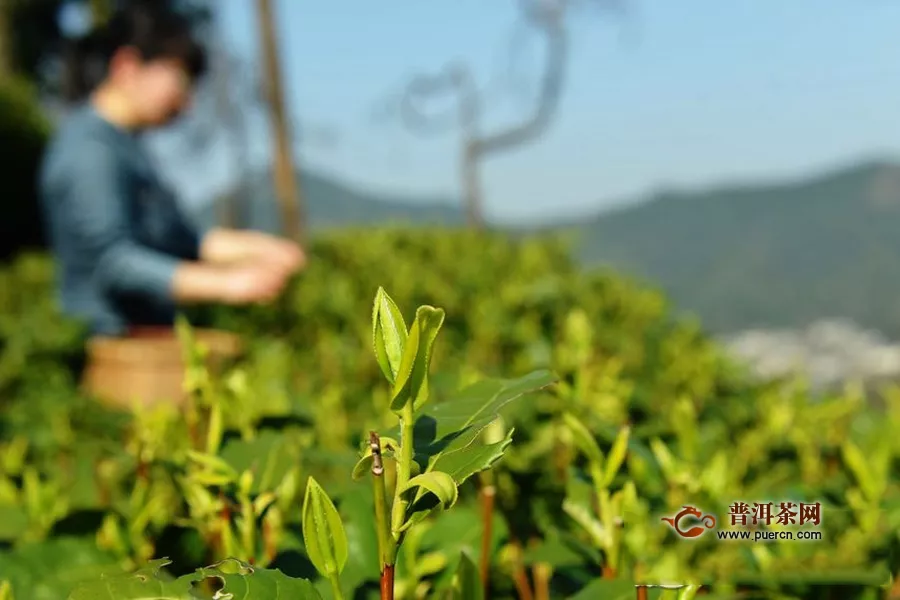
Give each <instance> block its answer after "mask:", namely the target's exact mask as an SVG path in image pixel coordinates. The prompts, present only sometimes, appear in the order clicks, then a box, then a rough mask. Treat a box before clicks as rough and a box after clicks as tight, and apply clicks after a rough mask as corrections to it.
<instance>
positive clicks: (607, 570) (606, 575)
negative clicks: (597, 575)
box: [603, 565, 616, 579]
mask: <svg viewBox="0 0 900 600" xmlns="http://www.w3.org/2000/svg"><path fill="white" fill-rule="evenodd" d="M615 578H616V570H615V569H614V568H612V567H610V566H608V565H606V566H604V567H603V579H615Z"/></svg>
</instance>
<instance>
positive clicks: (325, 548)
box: [302, 477, 348, 577]
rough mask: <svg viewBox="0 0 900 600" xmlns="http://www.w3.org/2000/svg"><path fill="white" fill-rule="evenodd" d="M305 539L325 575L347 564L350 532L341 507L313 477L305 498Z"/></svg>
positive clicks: (335, 571) (333, 572)
mask: <svg viewBox="0 0 900 600" xmlns="http://www.w3.org/2000/svg"><path fill="white" fill-rule="evenodd" d="M302 521H303V542H304V544H305V545H306V553H307V554H308V555H309V560H310V561H311V562H312V563H313V566H314V567H315V568H316V570H317V571H318V572H319V573H320V574H321V575H322V576H324V577H330V576H332V575H335V574H337V573H340V572H341V571H342V570H343V568H344V565H345V564H347V552H348V551H347V534H346V532H345V531H344V525H343V523H342V522H341V517H340V515H339V514H338V511H337V509H336V508H335V507H334V504H333V503H332V502H331V498H329V497H328V494H326V493H325V490H323V489H322V486H320V485H319V483H318V482H317V481H316V480H315V479H314V478H313V477H310V478H309V480H308V482H307V486H306V496H305V497H304V499H303V519H302Z"/></svg>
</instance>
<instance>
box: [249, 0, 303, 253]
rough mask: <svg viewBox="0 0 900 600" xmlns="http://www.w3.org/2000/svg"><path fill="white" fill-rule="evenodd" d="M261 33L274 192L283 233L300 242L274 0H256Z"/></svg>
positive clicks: (300, 205) (298, 206) (296, 181)
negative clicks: (271, 140)
mask: <svg viewBox="0 0 900 600" xmlns="http://www.w3.org/2000/svg"><path fill="white" fill-rule="evenodd" d="M256 6H257V14H258V19H259V36H260V42H261V45H262V57H263V68H264V71H265V78H266V95H267V98H268V103H269V119H270V121H271V124H272V135H273V137H274V142H275V144H274V149H273V150H274V172H273V183H274V186H275V194H276V197H277V199H278V204H279V207H280V209H281V219H282V224H281V225H282V230H283V231H284V234H285V235H286V236H287V237H288V238H290V239H292V240H294V241H297V242H300V241H301V240H302V237H303V233H304V230H305V225H306V223H305V215H304V214H303V198H302V196H301V191H300V183H299V173H298V169H297V164H296V162H295V161H294V157H293V152H292V148H291V139H292V136H291V128H290V120H289V119H288V116H287V110H286V108H285V99H284V96H285V94H284V86H283V83H282V79H281V63H280V60H279V53H278V38H277V34H276V33H275V18H274V16H273V10H272V0H257V3H256Z"/></svg>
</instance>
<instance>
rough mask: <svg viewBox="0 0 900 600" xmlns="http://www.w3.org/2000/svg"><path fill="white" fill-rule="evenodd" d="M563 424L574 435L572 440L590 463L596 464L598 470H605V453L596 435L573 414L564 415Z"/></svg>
mask: <svg viewBox="0 0 900 600" xmlns="http://www.w3.org/2000/svg"><path fill="white" fill-rule="evenodd" d="M563 422H564V423H565V425H566V428H567V429H568V430H569V432H570V433H571V434H572V439H573V441H574V442H575V445H576V446H577V447H578V449H579V450H580V451H581V452H582V453H583V454H584V455H585V456H586V457H587V459H588V460H589V461H591V462H592V463H594V465H596V466H597V468H603V451H601V450H600V446H598V445H597V440H595V439H594V434H592V433H591V432H590V430H588V428H587V427H585V425H584V423H582V422H581V421H579V420H578V418H577V417H575V415H573V414H571V413H566V414H564V415H563Z"/></svg>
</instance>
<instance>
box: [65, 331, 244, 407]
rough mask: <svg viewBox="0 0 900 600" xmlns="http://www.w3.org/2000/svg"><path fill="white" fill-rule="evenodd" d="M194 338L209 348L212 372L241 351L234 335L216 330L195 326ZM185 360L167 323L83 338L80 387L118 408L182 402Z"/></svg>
mask: <svg viewBox="0 0 900 600" xmlns="http://www.w3.org/2000/svg"><path fill="white" fill-rule="evenodd" d="M193 334H194V337H195V339H196V340H197V342H199V343H200V344H203V345H204V346H206V348H207V349H208V350H209V352H208V355H207V364H208V367H209V368H210V370H211V371H212V373H213V374H215V373H216V372H218V371H219V370H220V369H221V367H222V366H223V365H224V364H225V363H227V362H228V361H229V360H231V359H233V358H236V357H237V356H239V355H240V353H241V352H242V350H243V344H242V343H241V340H240V338H239V337H238V336H236V335H234V334H232V333H229V332H226V331H219V330H215V329H194V330H193ZM184 376H185V363H184V360H183V357H182V349H181V344H180V343H179V341H178V338H177V337H176V335H175V330H174V329H173V328H171V327H150V328H140V329H135V330H133V331H132V332H130V333H129V335H127V336H124V337H101V336H98V337H94V338H91V339H90V340H89V341H88V343H87V368H86V369H85V373H84V377H83V380H82V386H83V388H84V390H85V391H86V392H87V393H88V394H90V395H91V396H93V397H95V398H97V399H98V400H100V401H101V402H103V403H104V404H107V405H109V406H112V407H114V408H119V409H132V408H134V407H135V405H138V406H141V407H145V408H146V407H152V406H155V405H158V404H160V403H168V404H175V405H177V406H178V407H181V406H183V405H184V403H185V401H186V400H187V395H186V394H185V392H184V390H183V382H184Z"/></svg>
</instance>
